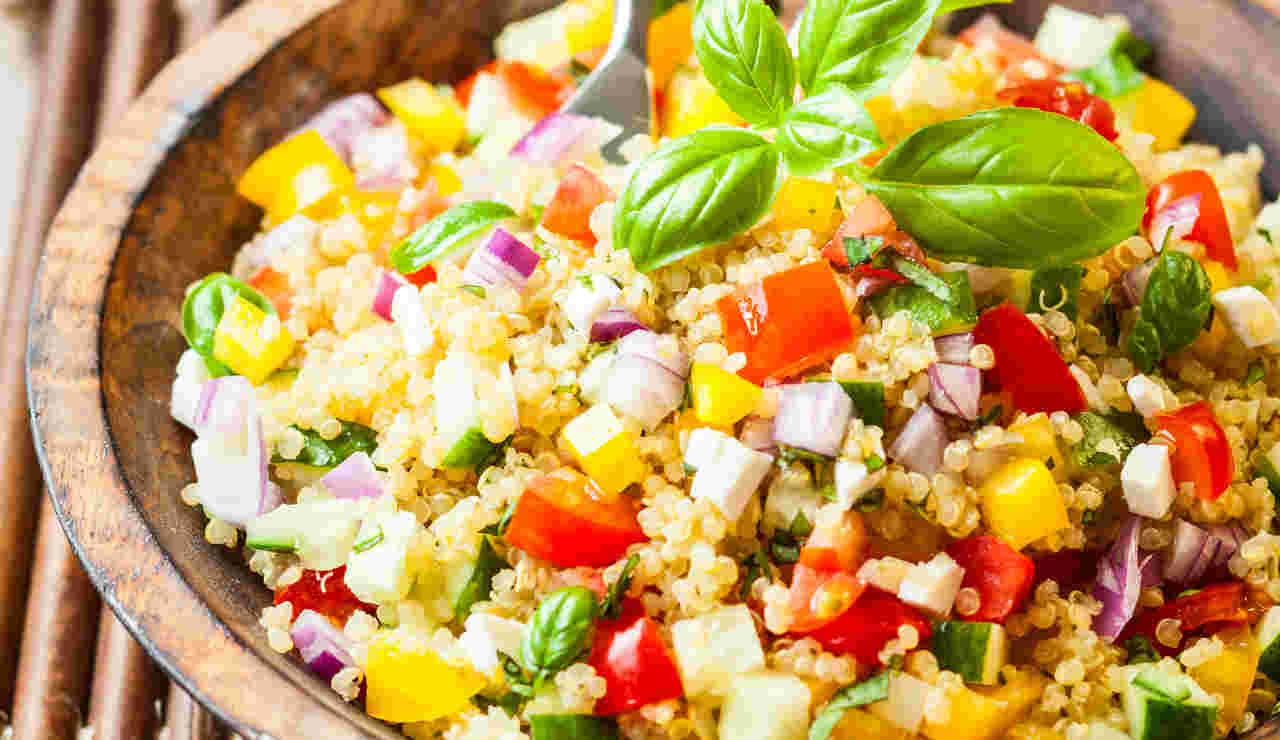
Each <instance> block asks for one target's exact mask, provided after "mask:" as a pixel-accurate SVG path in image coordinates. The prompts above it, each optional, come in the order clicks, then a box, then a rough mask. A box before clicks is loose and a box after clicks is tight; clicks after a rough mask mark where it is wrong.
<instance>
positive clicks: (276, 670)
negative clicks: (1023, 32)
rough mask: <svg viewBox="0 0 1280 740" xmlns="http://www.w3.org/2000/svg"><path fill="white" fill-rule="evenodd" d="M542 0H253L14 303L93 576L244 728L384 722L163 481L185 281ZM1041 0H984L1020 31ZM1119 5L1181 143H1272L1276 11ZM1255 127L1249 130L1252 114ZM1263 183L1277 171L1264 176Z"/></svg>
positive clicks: (184, 454) (168, 88)
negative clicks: (375, 111)
mask: <svg viewBox="0 0 1280 740" xmlns="http://www.w3.org/2000/svg"><path fill="white" fill-rule="evenodd" d="M551 1H552V0H490V1H487V2H486V1H483V0H349V2H343V3H339V2H338V0H258V1H257V2H254V3H251V4H249V5H247V6H245V7H243V8H242V9H240V10H239V11H238V12H236V13H235V14H234V15H232V16H231V17H230V18H229V19H228V20H227V21H226V22H225V23H224V24H223V25H222V26H221V27H220V28H219V29H218V30H217V31H216V32H215V33H214V34H213V35H212V36H211V37H209V38H208V39H206V40H205V41H204V42H203V43H201V44H200V45H199V46H197V47H196V48H195V49H193V50H192V51H190V52H188V53H187V54H185V55H183V56H182V57H181V58H180V59H178V60H177V61H176V62H174V63H173V64H171V65H170V66H169V67H168V68H167V69H166V70H165V71H164V72H163V73H162V74H161V75H160V76H159V78H158V79H157V80H156V81H155V83H154V84H152V85H151V87H150V88H149V89H148V90H147V92H146V93H145V94H144V95H143V96H142V98H141V99H140V100H139V101H138V102H137V104H135V105H134V106H133V108H132V109H131V110H130V111H129V113H128V115H127V116H125V117H124V119H123V120H121V121H119V122H117V125H115V126H114V128H113V130H112V132H111V134H110V135H109V136H108V137H107V138H106V140H105V142H104V143H103V144H102V146H101V147H100V148H99V149H98V151H97V152H96V153H95V154H94V156H93V157H92V159H91V160H90V161H89V163H88V164H87V165H86V166H85V169H84V171H83V172H82V173H81V175H80V179H79V181H78V183H77V185H76V187H75V189H74V190H73V192H72V193H71V195H70V196H69V198H68V199H67V201H66V203H65V205H64V206H63V208H62V211H61V212H60V214H59V215H58V218H57V220H56V222H55V224H54V226H53V229H52V232H51V234H50V236H49V240H48V244H47V246H46V252H45V257H44V269H43V272H42V274H41V276H40V280H39V284H38V285H37V297H36V299H35V302H34V308H33V311H32V315H31V335H30V346H29V349H28V363H29V368H30V373H29V383H30V400H31V413H32V423H33V426H34V430H35V436H36V440H37V442H38V446H39V449H40V454H41V464H42V466H43V469H44V473H45V477H46V479H47V480H48V482H49V486H50V490H51V491H52V495H53V499H54V502H55V504H56V506H57V510H58V513H59V517H60V518H61V521H62V525H63V527H64V528H65V530H66V532H67V535H68V536H69V537H70V538H71V541H72V543H73V544H74V546H75V549H76V552H77V554H78V555H79V556H80V558H81V559H82V560H83V561H84V564H85V566H86V567H87V568H88V570H89V573H90V575H91V576H92V578H93V581H94V583H96V584H97V586H98V588H99V589H100V590H101V591H102V594H103V596H104V597H105V598H106V599H107V601H108V602H109V603H110V604H111V606H112V608H113V609H115V611H116V613H117V614H119V616H120V618H121V619H122V620H123V621H124V623H125V624H126V625H127V626H128V627H129V629H130V630H132V631H133V633H134V634H135V635H137V637H138V638H139V639H140V640H141V641H142V643H143V644H144V645H145V646H146V647H147V649H148V650H149V651H150V652H151V654H152V655H153V656H154V657H155V658H156V659H157V660H158V661H159V662H160V664H161V665H163V666H164V668H165V669H166V670H167V671H168V672H169V673H171V674H173V676H174V677H175V678H176V679H177V680H178V681H179V682H181V683H182V685H183V686H184V687H185V688H187V689H188V690H189V691H191V692H192V694H193V695H195V696H196V697H197V698H198V699H199V700H200V701H201V702H202V703H204V704H205V705H207V706H208V707H209V708H210V709H211V710H213V711H214V712H215V713H217V715H218V716H219V717H221V718H222V719H224V720H226V721H227V722H228V723H229V724H230V725H231V726H232V727H233V728H234V729H235V730H236V731H237V732H239V733H240V734H241V735H243V736H245V737H246V738H268V737H271V738H280V739H283V738H310V739H314V738H326V739H331V738H355V737H370V736H372V737H393V736H395V733H394V732H393V731H391V730H389V729H388V728H387V727H386V726H384V725H382V724H380V723H378V722H375V721H372V720H369V719H368V718H366V717H365V716H364V715H363V714H362V713H361V712H360V711H359V710H358V709H353V708H351V707H349V706H348V705H346V704H344V703H343V702H342V701H340V700H339V699H338V697H337V696H336V695H335V694H334V693H333V692H332V691H330V690H329V688H328V687H327V686H325V685H324V684H323V683H322V682H320V681H317V680H315V679H314V678H312V677H310V676H309V675H308V674H306V673H305V671H304V670H303V669H302V667H301V666H300V664H299V663H298V662H297V661H296V660H294V659H292V658H290V657H286V656H281V655H278V654H277V653H275V652H274V651H272V650H271V649H270V648H269V647H268V645H267V644H266V641H265V639H264V635H263V632H262V630H261V629H260V628H259V626H258V625H257V618H258V614H259V609H260V608H261V607H262V606H263V605H265V604H266V603H268V601H269V599H270V594H269V592H268V591H267V590H266V589H265V588H264V587H263V586H262V584H261V582H260V580H259V578H258V577H257V576H255V575H254V574H253V573H251V572H250V571H249V569H248V568H247V567H246V566H245V564H244V563H243V561H242V559H241V558H240V556H239V554H238V553H236V552H233V551H229V550H227V549H225V548H222V547H216V546H213V545H210V544H208V543H207V542H206V541H205V540H204V537H203V536H202V534H203V530H204V519H203V517H202V516H201V515H200V513H199V512H198V511H197V510H195V509H192V508H191V507H188V506H186V505H184V504H183V503H182V502H181V500H180V499H179V491H180V490H181V488H182V487H183V485H185V484H186V483H187V482H189V481H191V480H192V479H193V478H194V474H193V470H192V465H191V462H190V458H189V447H190V442H191V436H190V434H189V433H188V432H186V431H185V430H183V429H181V428H180V427H179V426H178V425H177V424H175V423H174V422H173V421H171V420H170V418H169V412H168V400H169V387H170V383H171V382H172V380H173V375H174V366H175V363H176V361H177V359H178V356H179V354H180V353H181V352H182V350H183V349H184V342H183V339H182V336H181V334H180V333H179V330H178V314H179V307H180V305H181V303H182V298H183V290H184V288H185V287H186V285H187V284H188V283H190V282H191V281H193V280H195V279H197V278H199V277H200V276H202V275H204V274H205V273H207V272H210V271H212V270H219V269H226V268H227V267H228V265H229V264H230V260H231V257H232V254H233V252H234V251H235V250H236V248H237V247H239V246H240V245H241V244H242V243H244V242H245V241H246V240H247V239H248V238H249V237H250V236H251V235H252V234H253V233H254V230H255V228H256V226H257V224H258V220H259V213H258V211H257V209H256V208H254V207H253V206H251V205H250V204H248V203H247V202H246V201H245V200H243V199H242V198H238V197H236V195H235V193H234V182H235V179H236V177H237V176H238V175H239V174H240V173H241V172H242V171H243V170H244V169H245V167H246V166H247V165H248V164H249V163H250V162H251V161H252V160H253V159H254V157H256V156H257V155H258V154H259V153H261V152H262V151H263V150H264V149H265V148H267V147H268V146H269V145H270V144H272V143H273V142H276V141H278V140H279V139H280V138H281V137H282V136H283V135H284V134H286V133H287V132H289V131H290V130H291V129H292V128H293V127H295V126H297V125H298V124H300V123H301V122H302V121H303V120H304V119H305V118H306V117H307V116H308V115H310V114H311V113H313V112H314V111H316V110H317V109H319V108H320V107H321V106H322V105H323V104H324V103H325V102H327V101H330V100H332V99H334V98H336V97H338V96H340V95H343V94H346V93H350V92H354V91H358V90H369V89H371V88H375V87H378V86H379V85H383V84H388V83H392V82H395V81H398V80H400V79H403V78H405V77H408V76H411V75H415V74H417V75H421V76H423V77H425V78H427V79H429V80H441V81H454V80H457V79H459V78H461V77H463V76H464V75H465V74H466V73H468V71H469V70H471V69H473V68H474V67H476V66H478V65H479V64H480V63H482V62H483V61H485V59H486V58H487V57H488V55H489V49H490V41H491V39H492V36H493V35H494V33H495V32H496V31H497V30H498V29H499V28H500V27H501V26H502V24H503V23H505V22H507V21H509V20H512V19H515V18H519V17H522V16H525V15H528V14H529V13H531V12H534V11H535V10H539V9H541V8H540V7H538V6H545V5H548V4H550V2H551ZM1047 4H1048V2H1047V0H1021V1H1020V2H1018V3H1017V4H1016V5H1015V6H1012V7H1004V8H1002V9H1001V10H1000V12H1001V13H1002V14H1003V15H1004V16H1005V18H1006V20H1007V21H1008V22H1009V23H1010V24H1011V25H1013V26H1014V27H1017V28H1022V29H1028V28H1034V26H1035V24H1036V23H1037V22H1038V21H1039V18H1040V17H1041V15H1042V13H1043V11H1044V7H1045V6H1046V5H1047ZM1070 4H1072V5H1075V6H1077V7H1079V8H1081V9H1083V10H1088V11H1091V12H1123V13H1126V14H1128V15H1129V16H1130V17H1132V18H1133V20H1134V24H1135V26H1136V30H1137V31H1138V33H1139V34H1141V35H1142V36H1144V37H1146V38H1148V39H1150V40H1152V41H1153V42H1154V43H1155V45H1156V47H1157V49H1158V53H1157V58H1156V62H1155V70H1156V72H1157V73H1158V74H1159V75H1161V76H1162V77H1164V78H1165V79H1167V80H1169V81H1170V82H1171V83H1173V84H1174V85H1176V86H1177V87H1179V88H1180V89H1182V90H1184V91H1186V92H1187V93H1189V94H1190V95H1191V97H1192V99H1193V100H1194V101H1195V103H1196V104H1197V106H1198V107H1199V109H1200V121H1199V123H1198V124H1197V127H1196V130H1195V131H1194V134H1193V136H1194V138H1197V139H1200V140H1204V141H1210V142H1214V143H1217V144H1219V145H1221V146H1223V147H1224V148H1227V149H1232V150H1234V149H1240V148H1242V147H1244V146H1246V145H1247V144H1248V143H1249V142H1255V141H1256V142H1258V143H1260V144H1262V145H1263V147H1264V148H1265V149H1266V150H1267V151H1268V152H1270V153H1272V154H1280V104H1277V103H1276V101H1275V99H1274V95H1275V91H1276V90H1280V21H1278V20H1277V18H1276V17H1274V16H1273V15H1271V14H1270V13H1269V12H1268V11H1266V10H1264V9H1262V8H1261V7H1259V6H1253V5H1249V4H1248V3H1247V2H1246V1H1245V0H1202V1H1201V2H1195V3H1191V2H1187V0H1146V2H1120V1H1119V0H1072V1H1071V3H1070ZM1268 121H1269V122H1270V123H1271V126H1267V125H1266V122H1268ZM1264 179H1265V184H1266V190H1267V191H1268V192H1269V193H1270V194H1274V193H1275V192H1276V188H1277V186H1280V164H1275V163H1273V164H1271V165H1270V166H1268V168H1267V169H1266V171H1265V172H1264Z"/></svg>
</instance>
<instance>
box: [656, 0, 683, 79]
mask: <svg viewBox="0 0 1280 740" xmlns="http://www.w3.org/2000/svg"><path fill="white" fill-rule="evenodd" d="M648 50H649V74H650V75H652V80H651V84H652V85H653V89H654V90H665V89H666V88H667V84H668V83H670V82H671V78H672V77H673V76H675V73H676V68H677V67H679V66H680V65H682V64H684V63H685V62H687V61H689V57H691V56H693V4H692V3H689V2H683V3H676V4H675V5H673V6H671V9H670V10H668V11H667V12H665V13H663V14H662V15H660V16H658V17H657V18H654V19H653V20H652V21H650V22H649V40H648Z"/></svg>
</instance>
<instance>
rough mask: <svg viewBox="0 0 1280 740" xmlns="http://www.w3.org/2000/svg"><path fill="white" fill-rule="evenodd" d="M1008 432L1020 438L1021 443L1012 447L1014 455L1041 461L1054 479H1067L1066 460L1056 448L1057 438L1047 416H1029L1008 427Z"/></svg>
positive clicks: (1059, 449)
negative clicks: (1051, 471)
mask: <svg viewBox="0 0 1280 740" xmlns="http://www.w3.org/2000/svg"><path fill="white" fill-rule="evenodd" d="M1009 431H1010V432H1012V433H1014V434H1017V435H1019V436H1020V437H1022V441H1021V442H1019V443H1018V444H1017V445H1014V447H1013V453H1014V454H1015V455H1018V456H1020V457H1034V458H1035V459H1037V460H1043V461H1044V464H1045V467H1047V468H1050V469H1051V470H1053V476H1054V478H1056V479H1059V480H1062V479H1065V478H1066V477H1067V466H1066V460H1065V458H1063V456H1062V448H1060V447H1058V438H1057V436H1056V435H1055V434H1054V432H1053V424H1051V423H1050V422H1049V415H1048V414H1044V413H1040V414H1035V415H1033V416H1029V417H1027V418H1026V419H1023V420H1022V421H1020V422H1018V423H1017V424H1014V425H1012V426H1010V427H1009ZM1050 461H1052V462H1050Z"/></svg>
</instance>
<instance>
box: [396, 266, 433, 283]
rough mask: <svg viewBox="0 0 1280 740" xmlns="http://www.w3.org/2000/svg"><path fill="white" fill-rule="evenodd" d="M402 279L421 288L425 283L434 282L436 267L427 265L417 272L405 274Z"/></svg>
mask: <svg viewBox="0 0 1280 740" xmlns="http://www.w3.org/2000/svg"><path fill="white" fill-rule="evenodd" d="M404 279H405V280H408V281H409V282H411V283H413V284H414V285H416V286H418V287H419V288H421V287H422V286H424V285H426V284H427V283H434V282H435V281H436V268H434V267H432V266H431V265H427V266H425V267H423V268H422V269H421V270H418V271H417V272H414V273H410V274H408V275H405V276H404Z"/></svg>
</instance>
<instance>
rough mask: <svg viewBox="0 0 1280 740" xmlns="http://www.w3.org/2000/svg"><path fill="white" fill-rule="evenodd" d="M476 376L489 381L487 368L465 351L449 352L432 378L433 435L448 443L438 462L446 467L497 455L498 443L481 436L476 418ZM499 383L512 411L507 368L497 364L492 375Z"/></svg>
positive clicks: (465, 465)
mask: <svg viewBox="0 0 1280 740" xmlns="http://www.w3.org/2000/svg"><path fill="white" fill-rule="evenodd" d="M477 378H485V379H488V380H493V379H494V378H493V376H491V375H489V373H488V371H485V370H483V368H482V367H481V364H480V363H478V362H477V361H476V359H475V358H473V357H472V356H471V355H470V354H469V353H467V352H450V353H449V354H448V355H447V356H445V358H444V359H443V360H441V361H440V364H439V365H437V366H436V374H435V377H434V378H432V395H433V396H434V397H435V403H436V406H435V415H436V434H438V435H439V436H440V437H441V438H442V439H444V440H445V441H446V444H448V450H447V451H446V452H445V455H444V459H443V460H441V461H440V465H441V466H442V467H446V468H478V467H481V466H483V465H485V464H486V463H489V462H492V461H493V460H494V459H495V458H496V457H497V452H498V450H499V448H500V447H501V443H499V442H493V441H491V440H489V439H488V438H487V437H485V436H484V432H483V430H482V429H483V425H482V422H481V419H480V402H479V395H480V394H479V392H478V389H477V387H476V380H477ZM496 381H497V383H498V384H499V385H500V386H502V387H501V388H499V389H498V390H497V392H498V393H500V394H502V395H503V396H504V397H507V398H509V399H510V403H509V405H510V406H512V407H513V408H512V409H510V413H513V414H514V413H515V411H514V405H515V404H514V398H515V389H514V386H513V385H512V379H511V370H510V367H509V366H507V365H505V364H504V365H503V366H501V368H499V371H498V373H497V377H496Z"/></svg>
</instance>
